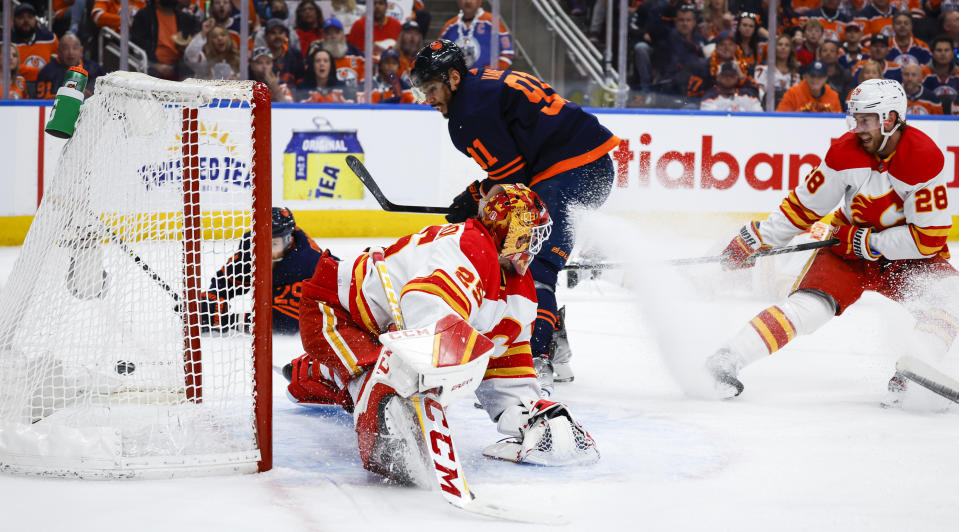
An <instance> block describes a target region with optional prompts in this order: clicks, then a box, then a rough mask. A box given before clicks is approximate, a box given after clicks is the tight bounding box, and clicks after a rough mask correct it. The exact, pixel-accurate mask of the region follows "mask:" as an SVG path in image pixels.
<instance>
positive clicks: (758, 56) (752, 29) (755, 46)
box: [735, 13, 766, 75]
mask: <svg viewBox="0 0 959 532" xmlns="http://www.w3.org/2000/svg"><path fill="white" fill-rule="evenodd" d="M758 25H759V18H758V17H757V16H756V15H754V14H753V13H741V14H740V15H739V22H738V23H737V24H736V34H735V41H736V45H737V46H739V51H740V52H741V53H742V57H743V60H744V61H746V66H747V68H748V69H749V70H748V71H747V72H746V73H747V74H749V75H752V73H753V71H754V70H755V68H756V65H757V64H759V63H762V62H763V61H765V60H766V49H765V47H764V46H760V44H761V41H763V40H764V39H761V38H760V36H759V31H758V27H757V26H758Z"/></svg>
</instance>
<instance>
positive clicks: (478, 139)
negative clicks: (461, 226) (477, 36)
mask: <svg viewBox="0 0 959 532" xmlns="http://www.w3.org/2000/svg"><path fill="white" fill-rule="evenodd" d="M410 80H411V81H412V83H413V87H414V89H416V90H417V91H419V92H420V94H421V99H422V100H424V101H425V102H426V103H428V104H430V105H431V106H433V107H434V108H435V109H437V110H438V111H440V112H441V113H443V116H444V117H446V118H448V119H449V124H448V125H449V132H450V139H451V140H452V141H453V145H454V146H456V149H458V150H459V151H461V152H463V153H464V154H465V155H467V156H468V157H472V158H473V159H474V160H475V161H476V163H477V164H479V166H480V168H482V169H483V171H485V172H486V173H487V177H486V178H485V179H483V180H482V181H475V182H473V183H472V184H470V185H469V186H468V187H467V189H466V190H465V191H464V192H463V193H462V194H460V195H459V196H457V197H456V198H455V199H454V200H453V203H452V205H451V206H450V214H448V215H447V216H446V219H447V220H448V221H450V222H461V221H463V220H465V219H467V218H470V217H473V216H475V215H476V207H477V203H478V202H479V199H480V198H481V197H483V195H485V194H486V193H488V192H489V190H490V189H491V188H492V187H493V186H494V185H496V184H497V183H522V184H524V185H527V186H529V187H530V188H531V189H532V190H533V191H535V192H536V193H537V194H538V195H539V196H540V197H541V198H542V199H543V201H544V202H545V203H546V206H547V207H548V208H549V212H550V216H551V217H552V219H553V222H554V223H555V224H556V231H553V233H552V236H551V237H550V239H549V241H547V242H546V243H545V244H544V245H543V249H542V251H540V253H539V254H537V255H536V257H535V259H534V260H533V262H532V264H530V271H531V272H532V274H533V280H534V281H535V282H536V297H537V301H538V305H539V310H538V313H537V319H536V326H535V327H534V329H533V336H532V339H531V340H530V345H531V347H532V350H533V356H534V357H536V359H535V362H536V363H537V373H538V374H539V375H540V378H541V379H543V387H544V389H545V390H547V392H550V391H552V385H553V376H554V371H555V377H556V379H557V380H558V381H570V380H572V379H573V373H572V371H571V370H570V368H569V360H568V359H569V347H568V344H566V343H565V341H564V339H565V330H563V329H562V326H561V325H562V320H559V317H560V313H559V311H558V310H557V304H556V295H555V291H556V278H557V275H558V273H559V271H560V270H562V269H563V267H564V266H565V265H566V261H567V260H568V259H569V255H570V253H571V252H572V251H573V226H572V213H571V211H572V210H573V209H574V208H577V207H586V208H593V209H595V208H598V207H599V206H600V205H602V204H603V202H605V201H606V198H607V196H609V192H610V190H611V188H612V184H613V162H612V160H611V159H610V157H609V155H608V152H609V151H610V150H612V149H613V148H615V147H616V146H618V145H619V142H620V141H619V139H618V138H617V137H616V136H615V135H613V134H612V133H610V132H609V130H608V129H606V128H605V127H603V126H602V125H600V123H599V121H598V120H597V119H596V117H595V116H593V115H591V114H589V113H587V112H586V111H584V110H583V109H582V108H580V107H579V106H578V105H576V104H574V103H571V102H568V101H566V100H565V99H563V98H562V97H561V96H560V95H559V94H557V93H556V92H555V91H553V89H552V87H550V86H549V85H548V84H546V83H544V82H542V81H541V80H539V79H537V78H535V77H533V76H530V75H529V74H524V73H522V72H512V71H509V70H494V69H491V68H485V69H483V70H476V69H474V70H470V71H467V70H466V62H465V60H464V57H463V52H462V51H461V50H460V48H459V47H458V46H457V45H456V44H454V43H453V42H451V41H447V40H436V41H433V42H431V43H429V44H427V45H426V46H424V47H423V49H422V50H420V52H419V53H418V54H416V59H415V60H414V62H413V68H412V70H411V72H410ZM557 331H558V333H557V334H555V335H554V332H557ZM554 340H555V341H556V344H553V341H554Z"/></svg>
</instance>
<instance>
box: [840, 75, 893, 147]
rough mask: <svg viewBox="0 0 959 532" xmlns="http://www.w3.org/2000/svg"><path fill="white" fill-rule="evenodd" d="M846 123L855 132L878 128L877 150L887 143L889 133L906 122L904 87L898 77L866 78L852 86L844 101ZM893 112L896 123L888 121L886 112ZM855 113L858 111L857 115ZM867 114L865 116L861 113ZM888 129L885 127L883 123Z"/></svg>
mask: <svg viewBox="0 0 959 532" xmlns="http://www.w3.org/2000/svg"><path fill="white" fill-rule="evenodd" d="M846 103H847V107H846V124H847V125H848V126H849V130H850V131H854V132H856V133H860V132H864V131H872V130H876V129H878V130H879V133H880V134H881V135H882V144H880V145H879V149H878V150H877V151H882V149H883V148H885V147H886V142H887V141H889V137H890V136H891V135H892V134H893V133H895V132H896V130H897V129H899V126H901V125H903V124H905V123H906V105H907V101H906V91H905V90H903V88H902V85H900V84H899V82H898V81H895V80H891V79H869V80H866V81H863V82H862V83H860V84H859V86H858V87H856V88H855V89H853V91H852V94H850V95H849V101H848V102H846ZM892 111H895V112H896V122H895V124H893V123H891V122H889V113H890V112H892ZM855 115H860V116H859V117H858V118H857V117H856V116H855ZM861 115H867V116H861ZM887 126H890V127H889V130H888V131H887V130H886V127H887Z"/></svg>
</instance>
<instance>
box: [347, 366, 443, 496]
mask: <svg viewBox="0 0 959 532" xmlns="http://www.w3.org/2000/svg"><path fill="white" fill-rule="evenodd" d="M367 386H369V387H370V389H369V397H368V398H365V399H366V400H365V401H364V402H363V403H362V404H363V405H364V406H365V408H364V409H363V411H358V412H357V415H356V436H357V442H358V445H359V449H360V458H362V460H363V467H364V468H366V469H367V470H369V471H371V472H373V473H376V474H378V475H382V476H384V477H386V478H388V479H390V480H393V481H394V482H397V483H400V484H404V485H413V486H420V487H431V486H432V483H433V480H432V475H433V473H432V470H431V469H430V467H429V466H430V464H429V462H428V460H427V456H428V454H427V451H426V448H425V445H426V443H425V441H424V440H423V436H422V433H421V432H420V428H419V422H418V421H417V416H416V412H415V410H414V408H413V404H412V401H411V400H410V399H406V398H402V397H400V396H399V395H396V390H394V389H393V388H392V387H390V386H389V385H387V384H385V383H383V382H372V381H370V382H367ZM364 393H366V390H364Z"/></svg>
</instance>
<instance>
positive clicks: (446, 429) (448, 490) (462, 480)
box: [357, 161, 567, 524]
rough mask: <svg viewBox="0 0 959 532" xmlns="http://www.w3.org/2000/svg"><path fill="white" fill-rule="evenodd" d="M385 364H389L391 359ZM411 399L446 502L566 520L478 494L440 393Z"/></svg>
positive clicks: (507, 515)
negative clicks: (469, 480) (443, 446)
mask: <svg viewBox="0 0 959 532" xmlns="http://www.w3.org/2000/svg"><path fill="white" fill-rule="evenodd" d="M357 162H359V161H357ZM368 253H369V257H370V260H371V261H373V266H374V268H375V269H376V272H377V274H378V275H379V278H380V284H382V286H383V291H384V292H385V293H386V300H387V303H388V304H389V306H390V313H391V314H392V315H393V322H394V325H395V326H396V328H397V329H398V330H402V329H404V328H405V326H404V321H403V313H402V310H401V309H400V302H399V298H398V297H397V295H396V289H395V288H394V287H393V281H392V279H391V278H390V275H389V272H387V270H386V262H385V256H384V253H383V249H382V248H371V249H370V250H369V251H368ZM384 362H385V361H384V360H383V355H380V359H379V360H377V362H376V366H374V367H381V366H383V365H384ZM385 365H388V363H387V364H385ZM410 399H411V401H412V402H413V407H414V409H415V411H416V417H417V419H418V421H419V426H420V430H421V433H422V436H423V438H424V439H425V441H426V443H427V445H426V449H427V451H428V452H429V453H430V456H429V459H430V462H431V464H432V465H433V472H434V473H435V475H436V480H437V482H438V483H439V488H440V491H441V492H442V494H443V498H444V499H446V502H448V503H450V504H452V505H453V506H456V507H457V508H461V509H463V510H466V511H467V512H471V513H475V514H479V515H485V516H487V517H495V518H498V519H503V520H507V521H517V522H521V523H533V524H566V523H567V521H566V519H565V518H564V517H563V516H561V515H558V514H546V513H543V512H536V511H535V510H533V511H531V510H529V509H526V508H513V507H507V506H503V505H500V504H497V503H493V502H488V501H485V500H482V499H479V498H477V497H476V494H475V493H473V491H472V490H470V489H469V487H468V484H467V483H466V474H465V472H464V470H463V465H462V463H461V462H460V460H459V453H458V452H457V451H456V446H455V444H454V443H453V434H452V430H451V428H450V426H449V422H448V421H447V418H446V408H444V407H443V405H442V404H440V401H439V395H438V394H437V393H436V392H435V391H434V390H429V391H426V392H422V393H416V394H413V395H412V396H411V397H410ZM438 441H443V442H445V444H446V445H447V446H448V447H449V452H442V451H441V450H440V447H439V446H438V445H437V442H438Z"/></svg>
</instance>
